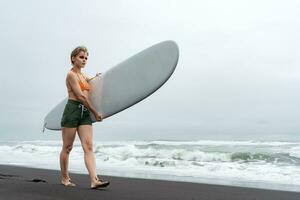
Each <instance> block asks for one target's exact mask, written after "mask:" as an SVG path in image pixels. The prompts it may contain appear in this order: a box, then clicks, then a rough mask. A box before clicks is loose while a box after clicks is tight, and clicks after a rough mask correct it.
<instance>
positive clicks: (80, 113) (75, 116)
mask: <svg viewBox="0 0 300 200" xmlns="http://www.w3.org/2000/svg"><path fill="white" fill-rule="evenodd" d="M80 125H92V119H91V116H90V111H89V110H88V109H87V107H85V106H84V105H83V104H82V103H81V102H79V101H75V100H72V99H68V102H67V104H66V107H65V109H64V113H63V116H62V119H61V127H69V128H75V127H78V126H80Z"/></svg>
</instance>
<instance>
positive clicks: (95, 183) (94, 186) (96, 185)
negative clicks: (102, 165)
mask: <svg viewBox="0 0 300 200" xmlns="http://www.w3.org/2000/svg"><path fill="white" fill-rule="evenodd" d="M109 184H110V182H109V181H103V180H101V179H98V177H97V178H95V181H93V182H92V183H91V189H97V188H106V187H107V186H108V185H109Z"/></svg>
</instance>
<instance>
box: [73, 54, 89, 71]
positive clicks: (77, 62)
mask: <svg viewBox="0 0 300 200" xmlns="http://www.w3.org/2000/svg"><path fill="white" fill-rule="evenodd" d="M87 59H88V55H87V53H86V52H84V51H80V52H79V54H77V55H76V56H75V57H73V58H72V60H73V65H74V66H77V67H80V68H83V67H84V66H85V64H86V62H87Z"/></svg>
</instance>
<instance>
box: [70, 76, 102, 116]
mask: <svg viewBox="0 0 300 200" xmlns="http://www.w3.org/2000/svg"><path fill="white" fill-rule="evenodd" d="M67 81H68V82H69V84H70V86H71V88H72V91H73V92H74V94H75V96H76V97H77V99H78V100H79V101H80V102H81V103H82V104H83V105H85V106H86V107H87V108H88V109H89V110H90V111H91V112H92V113H93V114H94V115H96V113H97V110H96V109H95V107H94V106H93V105H92V103H91V101H90V100H89V98H88V97H87V95H85V94H84V93H83V92H82V91H81V88H80V85H79V83H78V80H77V78H76V76H75V74H73V73H69V74H68V75H67Z"/></svg>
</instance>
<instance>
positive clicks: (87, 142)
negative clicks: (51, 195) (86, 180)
mask: <svg viewBox="0 0 300 200" xmlns="http://www.w3.org/2000/svg"><path fill="white" fill-rule="evenodd" d="M87 59H88V51H87V49H86V48H85V47H83V46H79V47H77V48H75V49H74V50H73V51H72V53H71V63H72V66H73V67H72V69H71V70H70V71H69V72H68V74H67V78H66V85H67V89H68V102H67V104H66V107H65V110H64V113H63V117H62V119H61V126H62V139H63V147H62V151H61V153H60V168H61V183H62V184H63V185H65V186H76V185H75V184H74V183H72V182H71V178H70V176H69V173H68V161H69V154H70V152H71V150H72V146H73V142H74V139H75V136H76V131H77V132H78V136H79V138H80V141H81V145H82V148H83V151H84V162H85V166H86V168H87V170H88V172H89V175H90V178H91V188H92V189H96V188H103V187H106V186H108V185H109V181H102V180H100V179H99V178H98V177H97V174H96V162H95V155H94V152H93V129H92V120H91V117H90V112H91V113H92V114H94V116H95V118H96V121H102V117H101V115H100V113H98V112H97V110H96V109H95V107H94V106H93V105H92V103H91V101H90V100H89V91H90V85H89V83H88V82H89V81H90V80H91V79H92V78H89V77H87V76H85V75H84V74H83V73H82V72H81V69H82V68H84V66H85V65H86V62H87ZM96 76H99V74H97V75H96Z"/></svg>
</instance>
